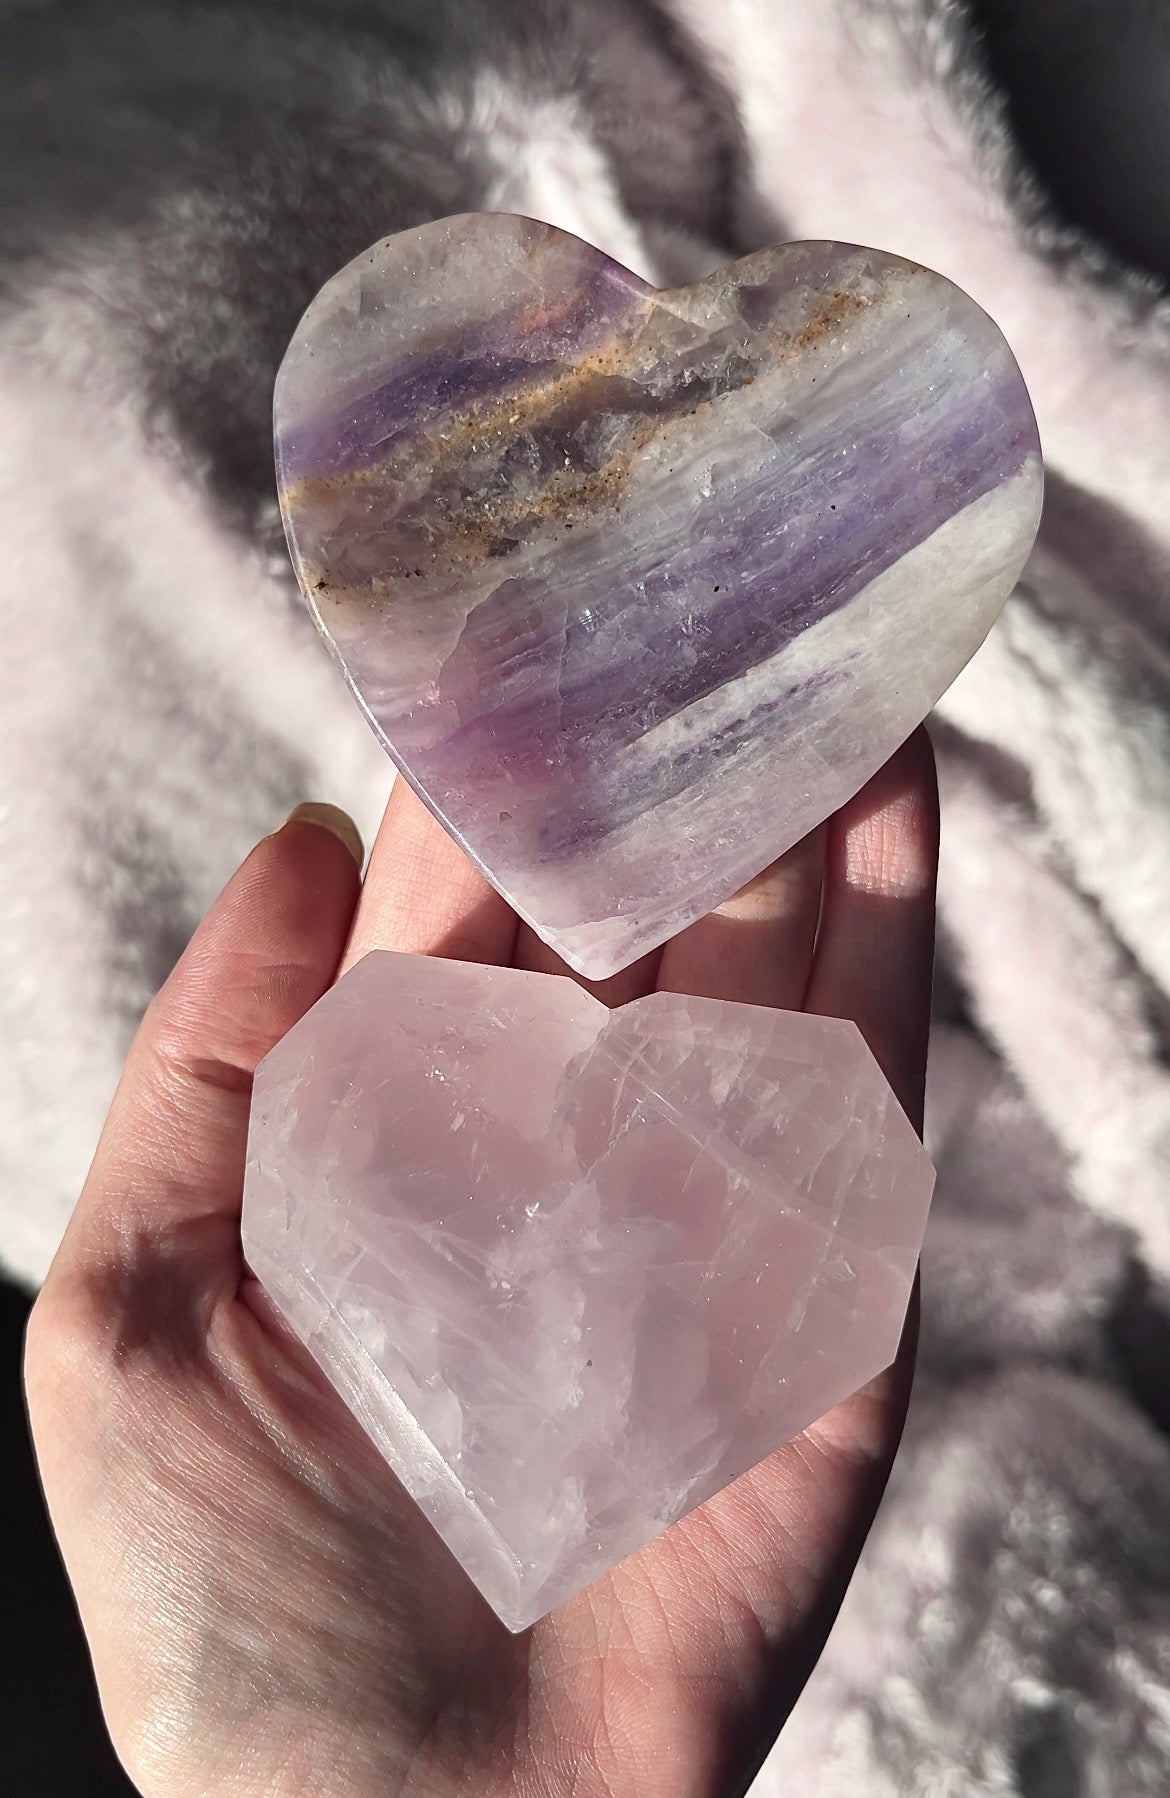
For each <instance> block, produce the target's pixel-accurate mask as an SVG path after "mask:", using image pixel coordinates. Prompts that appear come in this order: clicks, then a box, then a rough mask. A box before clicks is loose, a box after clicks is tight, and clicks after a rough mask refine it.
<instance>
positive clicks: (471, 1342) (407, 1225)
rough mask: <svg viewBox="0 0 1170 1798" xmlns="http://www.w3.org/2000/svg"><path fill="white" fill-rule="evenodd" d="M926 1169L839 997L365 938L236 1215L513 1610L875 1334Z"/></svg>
mask: <svg viewBox="0 0 1170 1798" xmlns="http://www.w3.org/2000/svg"><path fill="white" fill-rule="evenodd" d="M933 1184H934V1170H933V1168H932V1167H931V1165H930V1161H929V1159H928V1157H927V1154H926V1151H925V1149H924V1148H923V1147H922V1144H921V1143H920V1142H919V1141H918V1138H917V1137H916V1136H915V1134H914V1131H913V1129H912V1128H911V1126H910V1123H909V1121H908V1119H907V1118H906V1116H905V1114H904V1113H903V1112H902V1111H901V1109H900V1108H899V1106H898V1103H897V1100H896V1099H895V1098H894V1096H893V1094H892V1093H891V1091H890V1089H889V1087H888V1085H887V1084H886V1081H885V1079H884V1077H883V1075H882V1073H881V1070H880V1069H879V1068H878V1065H877V1063H876V1062H875V1061H874V1059H873V1057H872V1055H871V1054H870V1052H869V1050H868V1049H867V1048H866V1046H865V1043H864V1042H863V1041H862V1037H861V1033H860V1031H859V1030H858V1029H857V1027H856V1025H854V1024H850V1023H847V1022H846V1021H845V1020H844V1019H841V1018H820V1017H810V1016H806V1015H805V1014H804V1013H802V1012H797V1013H792V1012H783V1011H770V1010H768V1009H767V1008H766V1007H765V1006H762V1005H734V1004H730V1003H727V1002H721V1001H719V1000H716V999H688V998H685V997H683V996H682V995H681V994H677V993H654V994H652V995H651V996H650V997H649V998H645V999H637V1000H635V1001H634V1002H633V1004H631V1005H624V1006H622V1007H621V1009H620V1010H618V1011H614V1012H610V1011H607V1010H606V1008H605V1006H603V1005H602V1004H601V1003H600V1001H599V1000H597V999H594V998H592V997H591V995H590V994H588V993H587V992H585V991H584V989H583V988H581V987H579V986H578V985H577V984H576V983H575V982H574V981H571V980H567V979H554V978H550V976H548V975H547V974H529V973H524V972H522V971H520V970H517V969H515V968H488V967H475V966H470V965H466V964H461V963H458V962H449V961H441V960H438V959H437V958H435V957H431V956H411V955H393V954H389V953H386V952H375V953H373V954H371V955H367V956H366V957H365V958H364V960H362V961H360V962H359V963H358V964H357V966H356V967H354V968H352V969H351V970H350V972H349V973H348V974H346V976H345V978H344V979H343V980H341V981H339V982H338V984H337V985H336V986H334V987H332V988H331V989H330V990H329V991H328V992H327V993H326V994H325V995H324V997H323V998H321V999H319V1000H318V1002H317V1004H316V1005H314V1006H313V1008H312V1010H311V1011H310V1012H309V1013H308V1014H307V1015H306V1016H305V1017H303V1018H302V1019H301V1020H300V1022H299V1023H298V1024H295V1025H294V1026H293V1028H292V1030H291V1031H290V1032H289V1034H288V1035H287V1036H286V1037H285V1038H284V1040H283V1041H282V1042H279V1043H278V1044H277V1045H276V1047H275V1048H274V1049H273V1050H272V1051H271V1053H270V1054H269V1055H267V1056H266V1057H265V1059H264V1060H263V1061H262V1062H261V1064H260V1067H259V1068H258V1069H257V1073H256V1084H255V1089H254V1093H253V1100H252V1119H251V1129H250V1132H249V1137H248V1164H247V1172H246V1176H245V1184H244V1215H243V1239H244V1249H245V1253H246V1254H247V1257H248V1262H249V1265H250V1266H251V1268H252V1270H253V1272H254V1273H256V1274H257V1275H258V1276H259V1277H260V1279H261V1280H262V1281H263V1282H264V1285H265V1287H266V1288H267V1290H268V1292H269V1293H270V1294H271V1295H272V1297H273V1299H274V1300H275V1301H276V1303H277V1304H278V1305H279V1306H280V1308H281V1310H282V1311H283V1313H284V1315H285V1317H286V1318H287V1320H288V1322H289V1324H290V1325H291V1327H292V1329H293V1330H294V1331H295V1332H296V1334H297V1335H298V1336H299V1337H300V1338H301V1340H302V1341H303V1342H304V1343H305V1344H306V1345H307V1347H308V1348H309V1349H310V1350H311V1352H312V1353H313V1355H314V1356H315V1357H316V1359H317V1361H318V1362H319V1363H320V1365H321V1367H322V1368H323V1369H324V1371H325V1372H326V1374H328V1376H329V1378H330V1380H331V1381H332V1382H333V1384H334V1386H335V1387H336V1388H337V1390H338V1391H339V1392H340V1394H341V1395H342V1397H343V1398H344V1399H345V1400H346V1402H347V1403H348V1404H349V1406H350V1408H351V1410H352V1411H353V1413H354V1415H355V1416H356V1417H357V1419H358V1421H359V1422H360V1423H361V1424H362V1425H363V1426H364V1427H365V1429H366V1431H367V1433H368V1434H369V1435H370V1436H371V1438H372V1439H373V1441H374V1442H375V1443H376V1444H377V1446H378V1447H379V1449H380V1450H381V1451H382V1453H383V1455H384V1456H385V1457H386V1459H387V1460H388V1461H389V1463H390V1465H391V1466H392V1467H393V1468H394V1470H395V1472H396V1473H397V1474H398V1475H399V1477H400V1479H401V1480H402V1482H403V1484H404V1485H405V1486H406V1488H407V1490H408V1491H409V1492H410V1493H411V1494H412V1495H413V1497H414V1498H415V1499H417V1501H418V1503H419V1504H420V1505H421V1507H422V1509H423V1510H424V1511H425V1512H426V1514H427V1516H428V1517H429V1518H430V1519H431V1522H432V1523H433V1524H434V1525H435V1528H436V1529H437V1530H438V1531H439V1534H440V1535H441V1536H442V1537H443V1540H444V1541H445V1542H446V1543H447V1545H448V1547H449V1548H450V1549H451V1550H452V1552H453V1553H454V1554H455V1555H456V1556H457V1557H458V1559H459V1560H460V1561H461V1562H462V1564H463V1566H464V1568H465V1570H466V1571H467V1573H468V1574H469V1575H470V1577H471V1578H472V1579H473V1580H474V1581H475V1583H476V1585H477V1586H478V1587H479V1589H480V1591H481V1592H482V1593H483V1594H484V1597H485V1598H486V1599H487V1600H488V1602H489V1603H490V1604H491V1605H492V1606H493V1607H494V1608H495V1610H496V1611H497V1612H498V1614H499V1616H500V1617H501V1618H502V1619H503V1621H504V1622H505V1623H506V1624H507V1625H508V1627H509V1628H510V1629H522V1628H523V1627H524V1626H525V1625H526V1624H529V1623H531V1622H533V1621H534V1619H535V1618H537V1617H540V1616H542V1615H543V1614H544V1612H545V1611H548V1610H551V1609H552V1608H553V1606H554V1605H558V1604H560V1603H561V1602H562V1601H563V1600H564V1599H566V1598H568V1597H569V1596H570V1594H571V1593H573V1592H575V1591H577V1590H578V1589H579V1588H580V1587H582V1586H584V1585H586V1584H587V1583H588V1582H589V1581H591V1580H593V1579H596V1577H597V1576H598V1574H601V1573H604V1572H606V1571H607V1569H608V1568H610V1567H612V1566H613V1565H614V1564H615V1563H616V1562H617V1561H620V1560H622V1559H623V1558H624V1557H625V1556H626V1555H628V1554H631V1553H632V1552H633V1551H634V1550H635V1549H637V1548H640V1547H641V1546H642V1545H643V1544H644V1543H646V1542H648V1541H650V1540H651V1539H652V1538H653V1537H655V1536H657V1535H658V1534H659V1533H660V1532H661V1531H662V1530H664V1529H665V1528H666V1527H667V1525H668V1524H670V1523H671V1522H673V1521H674V1519H675V1518H678V1517H681V1516H682V1515H683V1514H684V1513H685V1512H687V1511H689V1510H691V1509H692V1508H693V1507H694V1506H695V1505H698V1504H701V1503H702V1502H703V1500H704V1499H707V1498H710V1497H711V1496H712V1495H713V1494H714V1493H716V1492H718V1491H719V1490H720V1488H721V1487H723V1486H725V1485H726V1484H727V1483H728V1481H730V1480H733V1479H735V1478H736V1477H737V1476H738V1475H739V1474H741V1473H744V1472H746V1470H747V1469H748V1468H749V1467H752V1466H754V1465H755V1463H756V1462H757V1461H759V1460H761V1459H762V1458H763V1457H764V1456H765V1455H767V1454H769V1453H770V1452H771V1451H772V1450H773V1449H775V1448H778V1447H779V1446H780V1444H781V1443H783V1442H787V1441H788V1440H789V1438H790V1437H792V1436H794V1435H795V1434H797V1432H798V1431H800V1430H802V1429H804V1428H805V1426H806V1425H808V1424H810V1423H812V1422H813V1421H814V1419H815V1418H817V1417H820V1416H821V1415H822V1413H823V1412H825V1411H827V1410H828V1409H829V1407H830V1406H831V1405H834V1404H835V1403H836V1402H837V1401H838V1400H839V1399H843V1398H845V1397H846V1396H847V1395H848V1394H849V1393H850V1392H852V1391H853V1390H854V1389H855V1388H856V1387H858V1386H860V1385H862V1384H863V1383H864V1381H866V1380H868V1379H869V1378H870V1377H871V1375H873V1374H876V1373H878V1372H880V1370H881V1369H882V1368H883V1367H885V1366H887V1365H888V1363H889V1362H890V1361H891V1360H892V1359H893V1357H894V1352H895V1350H896V1348H897V1345H898V1338H899V1336H900V1334H901V1329H902V1323H903V1320H904V1318H905V1315H906V1305H907V1301H908V1298H909V1295H910V1288H911V1285H912V1283H913V1279H914V1269H915V1266H916V1264H917V1261H918V1253H919V1250H920V1248H921V1246H922V1236H923V1231H924V1228H925V1225H926V1214H927V1207H928V1205H929V1201H930V1194H931V1188H932V1187H933Z"/></svg>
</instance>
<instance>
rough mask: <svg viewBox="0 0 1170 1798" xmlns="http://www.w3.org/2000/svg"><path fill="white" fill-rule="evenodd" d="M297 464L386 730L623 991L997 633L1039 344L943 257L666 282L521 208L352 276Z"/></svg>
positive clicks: (311, 539)
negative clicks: (651, 282)
mask: <svg viewBox="0 0 1170 1798" xmlns="http://www.w3.org/2000/svg"><path fill="white" fill-rule="evenodd" d="M318 309H319V323H318V321H317V319H316V318H315V313H316V312H317V311H318ZM277 445H278V474H279V481H280V492H281V502H282V507H283V510H284V515H285V521H286V525H287V528H288V532H289V540H290V544H291V546H292V549H293V554H294V560H295V562H296V565H297V569H298V573H299V575H300V578H301V581H302V584H303V586H304V589H305V592H306V595H307V597H308V598H309V600H310V603H311V605H312V607H313V610H314V613H315V615H316V617H317V619H318V622H319V624H320V626H321V628H322V630H323V631H324V632H325V634H326V635H327V637H328V638H329V640H330V643H331V645H332V647H333V648H334V650H335V652H336V653H337V655H338V656H339V658H340V660H341V661H342V664H343V666H344V668H345V670H346V673H347V676H348V678H349V680H350V682H351V684H352V685H353V686H354V689H355V691H356V692H357V693H358V695H359V697H360V699H361V700H362V703H363V705H364V706H365V708H366V710H367V713H368V715H369V717H370V719H371V722H372V723H373V724H374V726H375V728H376V729H377V731H378V733H379V735H380V737H381V739H382V741H383V743H384V744H385V746H386V748H387V749H388V750H389V752H390V753H391V754H392V755H393V757H394V759H395V760H396V761H397V763H398V765H399V766H400V767H401V768H402V769H403V770H404V772H406V773H407V775H408V777H409V778H410V780H411V782H412V783H413V784H414V786H415V787H416V789H417V790H418V791H419V792H420V793H421V794H422V796H423V797H424V799H425V800H426V801H427V803H428V804H429V805H430V806H431V808H432V809H433V810H434V811H435V812H436V813H437V815H438V816H439V817H441V818H442V819H443V821H444V822H445V823H446V824H447V825H448V827H449V828H450V829H451V830H452V831H453V832H454V834H455V835H456V836H457V838H458V839H459V841H460V842H461V843H462V844H463V845H464V847H466V848H467V849H468V850H469V852H470V853H472V854H473V855H474V857H475V858H476V860H477V861H478V862H479V864H480V865H481V867H483V869H484V870H485V872H487V873H488V874H489V876H490V877H491V878H492V879H493V880H495V881H496V883H497V885H498V886H499V887H500V889H501V891H503V892H504V893H505V894H506V896H507V897H508V898H509V899H510V900H511V901H512V903H513V904H514V905H516V907H517V909H518V910H519V911H520V912H521V914H522V915H523V916H525V917H526V918H528V919H529V921H530V922H532V923H533V924H534V926H535V928H536V929H537V930H538V931H539V932H540V933H541V934H542V935H543V936H544V937H545V938H546V940H547V941H549V942H550V943H551V944H552V945H553V946H554V947H555V948H558V949H559V950H560V952H561V953H562V954H564V955H565V956H566V957H567V959H569V961H570V962H571V963H572V965H574V966H576V967H578V968H579V969H580V971H582V972H585V973H589V974H593V975H597V974H600V973H605V972H611V971H613V968H614V967H617V966H621V965H623V964H624V961H626V960H629V959H632V958H633V955H634V954H636V953H639V952H641V951H642V950H643V949H645V948H647V947H649V946H652V944H653V942H655V941H662V940H663V938H664V936H665V935H666V934H669V931H670V929H672V928H678V927H680V925H681V923H682V922H685V921H688V920H689V918H690V917H693V916H697V915H699V912H700V910H701V909H702V908H703V907H704V906H705V905H707V904H710V903H713V902H716V901H717V900H718V898H719V897H721V896H725V894H726V893H727V892H728V891H731V890H732V889H733V887H734V886H735V885H737V884H739V883H740V882H741V881H742V880H743V879H745V878H747V877H749V876H750V875H751V874H752V873H754V872H756V871H758V869H759V867H760V866H762V865H763V863H764V862H765V861H767V860H770V859H772V857H773V856H774V855H776V854H779V853H780V852H781V850H782V849H783V848H784V847H787V845H788V843H789V842H791V841H793V840H795V835H799V834H801V833H802V832H803V831H804V830H806V829H808V828H810V827H811V825H813V824H815V823H816V822H818V821H819V819H820V818H822V817H824V816H825V815H826V813H827V811H829V810H831V809H832V808H833V806H835V805H838V804H840V803H842V802H843V800H844V799H846V798H848V797H849V795H850V793H851V792H853V791H855V790H856V788H857V786H858V785H860V784H861V782H862V781H863V780H864V779H865V778H866V776H867V775H868V774H869V773H872V772H873V770H874V769H875V768H876V767H877V766H878V765H879V763H880V761H881V760H883V759H884V757H885V756H886V755H888V754H889V753H890V752H891V751H892V750H893V749H894V748H895V747H896V746H897V744H898V742H900V741H901V740H902V738H903V737H904V736H906V735H907V734H908V733H909V731H910V729H912V728H913V726H914V724H916V723H917V722H918V721H919V719H920V718H921V717H922V716H923V715H924V714H925V712H926V711H928V710H929V708H930V706H931V704H933V701H934V699H936V698H937V697H938V694H939V693H940V692H941V691H942V689H943V687H945V686H946V684H947V683H948V682H949V680H950V679H951V678H953V676H954V674H955V673H956V672H957V670H958V668H959V667H961V666H962V663H963V662H964V661H965V660H966V659H967V657H968V656H969V655H970V654H971V653H972V652H973V650H974V648H975V647H977V645H978V643H979V641H981V639H982V637H983V635H984V634H985V633H986V630H987V628H988V627H989V625H990V623H991V621H992V619H993V618H994V616H995V614H996V612H997V610H998V608H999V606H1000V605H1001V604H1002V602H1003V599H1004V597H1005V596H1006V593H1007V592H1008V590H1009V589H1010V585H1011V582H1012V580H1013V579H1014V578H1015V575H1016V573H1018V571H1019V568H1020V566H1021V565H1022V562H1023V558H1024V556H1025V555H1026V553H1027V549H1028V547H1029V546H1030V543H1031V540H1032V536H1033V535H1034V533H1035V527H1036V522H1037V518H1038V513H1039V504H1040V496H1041V492H1042V469H1041V463H1040V457H1039V445H1038V441H1037V436H1036V427H1035V420H1034V418H1033V415H1032V411H1031V407H1030V405H1029V403H1028V398H1027V393H1026V391H1025V389H1024V386H1023V383H1022V381H1021V378H1020V374H1019V370H1018V369H1017V367H1016V365H1015V363H1014V361H1013V360H1012V357H1011V354H1010V352H1009V351H1008V349H1007V346H1006V345H1005V344H1004V342H1003V339H1002V337H1001V336H1000V334H999V332H998V331H997V330H996V328H995V326H994V325H993V324H992V323H991V321H990V320H989V319H988V318H987V316H986V314H984V313H983V312H981V311H980V310H979V308H978V307H976V306H975V305H974V304H973V303H972V302H971V301H969V300H968V299H967V298H966V296H965V295H963V294H961V293H960V292H959V291H958V290H957V289H955V288H954V287H952V286H951V285H950V284H949V283H947V282H946V281H944V280H943V279H942V277H940V276H938V275H936V274H934V273H932V272H931V271H929V270H926V269H922V268H919V267H918V266H917V265H915V264H910V263H906V262H903V261H901V260H899V259H898V258H897V257H892V256H887V255H884V254H882V253H880V252H877V251H872V250H865V249H860V248H857V247H855V246H851V245H833V244H803V245H801V244H798V245H790V246H782V247H781V248H779V249H776V250H772V251H765V252H760V253H758V254H757V255H755V256H753V257H749V258H747V259H746V260H745V261H744V262H743V263H741V264H736V265H734V266H733V267H731V268H730V269H726V270H720V271H718V272H717V273H716V274H715V275H713V276H711V277H710V278H709V279H708V281H707V282H706V283H701V284H700V285H699V286H698V287H696V288H695V289H691V290H688V291H686V292H685V293H679V294H664V295H655V294H654V293H653V290H650V289H647V288H646V287H645V285H644V284H643V283H641V282H640V281H638V280H637V278H636V277H634V276H632V275H630V274H628V273H627V272H626V271H624V270H621V269H620V268H619V267H618V265H616V264H614V263H611V262H608V261H607V260H606V259H605V258H603V257H600V256H599V255H598V254H597V253H596V252H594V251H591V250H589V249H588V248H587V246H583V245H581V244H580V243H578V242H576V240H573V239H569V238H566V237H565V236H564V235H563V234H561V233H559V232H555V231H553V230H552V229H551V228H550V227H543V226H538V225H534V224H533V223H532V222H531V221H526V220H517V219H510V218H507V217H506V216H503V215H500V216H495V217H492V216H485V217H481V218H467V219H456V220H446V221H441V223H440V224H439V225H436V226H433V227H426V228H424V229H423V230H422V231H419V232H413V233H412V232H408V233H404V234H403V236H402V238H401V239H391V240H388V242H387V243H386V244H384V245H381V246H379V247H378V250H377V251H376V252H375V253H373V255H372V257H366V258H359V259H358V261H357V262H356V263H355V264H353V265H351V267H350V269H348V270H343V271H342V273H341V274H340V275H339V276H337V277H336V278H335V280H334V282H332V283H330V284H329V286H328V287H327V288H326V289H325V290H324V291H323V293H322V295H321V296H320V299H319V300H318V302H316V303H315V307H314V308H310V311H309V313H308V314H307V315H306V319H305V321H304V322H303V324H302V326H301V328H300V330H299V331H298V333H297V336H296V338H295V339H294V342H293V344H292V346H290V351H289V355H288V357H287V358H286V362H285V365H284V366H283V368H282V371H281V376H280V380H279V382H278V389H277ZM776 789H781V790H783V792H784V794H785V798H784V801H783V803H782V804H781V805H780V807H779V810H778V812H777V814H776V816H775V817H773V816H772V814H771V813H769V821H768V822H767V824H764V825H761V823H760V817H759V808H760V806H761V805H765V804H766V805H768V806H769V807H772V806H774V800H773V798H772V795H773V792H774V791H775V790H776ZM793 833H795V834H793ZM696 908H698V909H696Z"/></svg>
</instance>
